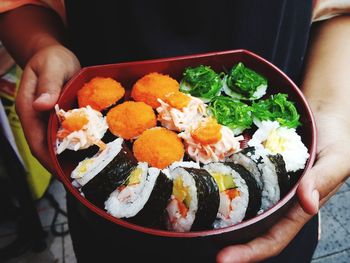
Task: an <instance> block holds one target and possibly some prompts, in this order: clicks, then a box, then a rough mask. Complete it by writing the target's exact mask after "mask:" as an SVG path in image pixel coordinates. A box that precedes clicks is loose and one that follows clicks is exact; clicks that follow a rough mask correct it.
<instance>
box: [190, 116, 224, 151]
mask: <svg viewBox="0 0 350 263" xmlns="http://www.w3.org/2000/svg"><path fill="white" fill-rule="evenodd" d="M191 136H192V138H193V139H194V140H195V141H197V142H199V143H201V144H203V145H208V144H214V143H217V142H218V141H220V140H221V137H222V134H221V125H220V124H218V123H217V122H216V120H214V119H212V118H211V119H209V120H207V121H206V122H205V123H201V124H200V125H199V126H198V127H197V128H196V129H194V130H193V131H191Z"/></svg>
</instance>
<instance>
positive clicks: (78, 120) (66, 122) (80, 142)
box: [55, 105, 108, 154]
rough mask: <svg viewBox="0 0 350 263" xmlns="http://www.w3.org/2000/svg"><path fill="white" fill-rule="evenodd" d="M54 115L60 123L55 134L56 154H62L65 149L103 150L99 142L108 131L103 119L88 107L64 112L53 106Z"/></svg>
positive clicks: (103, 145)
mask: <svg viewBox="0 0 350 263" xmlns="http://www.w3.org/2000/svg"><path fill="white" fill-rule="evenodd" d="M55 110H56V114H57V116H58V118H59V121H60V122H61V127H60V128H59V130H58V132H57V140H56V152H57V154H60V153H62V152H63V151H64V150H65V149H70V150H74V151H77V150H80V149H86V148H88V147H90V146H91V145H97V146H99V147H100V149H104V147H105V144H104V143H103V142H102V141H101V139H102V137H103V135H104V134H105V132H106V131H107V129H108V126H107V123H106V120H105V118H104V117H103V116H102V114H101V113H100V112H98V111H96V110H93V109H92V108H91V107H90V106H87V107H86V108H79V109H73V110H69V111H67V112H66V111H64V110H62V109H59V107H58V105H56V106H55Z"/></svg>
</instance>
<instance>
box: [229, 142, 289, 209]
mask: <svg viewBox="0 0 350 263" xmlns="http://www.w3.org/2000/svg"><path fill="white" fill-rule="evenodd" d="M227 161H229V162H233V163H235V164H239V165H241V166H243V167H244V168H245V169H246V170H248V171H249V172H250V173H251V175H252V177H253V178H254V179H255V180H256V182H257V185H258V187H259V188H260V189H261V207H260V210H259V212H258V213H259V214H260V213H262V212H264V211H266V210H268V209H269V208H271V207H272V206H274V205H275V204H276V203H277V202H278V201H279V200H280V199H281V198H283V197H284V196H285V195H286V194H287V193H288V191H289V190H290V180H289V175H288V173H287V171H286V168H285V162H284V160H283V157H282V156H281V155H280V154H276V155H271V154H270V155H266V154H264V153H261V152H257V151H256V149H255V148H254V147H249V148H246V149H244V150H243V151H241V152H239V153H236V154H234V155H232V156H231V157H230V158H228V159H227Z"/></svg>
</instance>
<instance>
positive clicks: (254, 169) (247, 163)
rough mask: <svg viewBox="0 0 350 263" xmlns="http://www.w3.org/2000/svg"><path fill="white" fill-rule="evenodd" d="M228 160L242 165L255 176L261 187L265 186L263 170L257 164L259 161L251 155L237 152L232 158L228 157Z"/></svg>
mask: <svg viewBox="0 0 350 263" xmlns="http://www.w3.org/2000/svg"><path fill="white" fill-rule="evenodd" d="M227 161H228V162H233V163H235V164H239V165H242V166H243V167H244V168H245V169H246V170H248V171H249V172H250V174H251V175H252V176H253V177H254V179H255V181H256V183H257V184H258V187H259V188H260V189H262V188H263V181H262V176H261V172H260V170H259V168H258V166H257V163H256V162H255V161H253V160H252V159H251V158H250V157H248V156H246V155H245V154H243V153H235V154H233V155H232V156H231V157H230V158H228V159H227Z"/></svg>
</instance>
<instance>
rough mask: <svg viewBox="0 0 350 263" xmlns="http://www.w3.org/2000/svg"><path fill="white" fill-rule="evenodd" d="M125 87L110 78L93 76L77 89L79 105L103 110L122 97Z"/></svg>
mask: <svg viewBox="0 0 350 263" xmlns="http://www.w3.org/2000/svg"><path fill="white" fill-rule="evenodd" d="M124 94H125V89H124V88H123V87H122V85H121V84H120V83H119V82H117V81H115V80H114V79H112V78H102V77H95V78H93V79H91V80H90V81H89V82H87V83H85V84H84V86H83V87H82V88H81V89H80V90H78V93H77V96H78V104H79V107H86V106H88V105H89V106H90V107H91V108H93V109H94V110H97V111H103V110H106V109H107V108H109V107H111V106H112V105H114V104H116V102H117V101H119V100H120V99H121V98H122V97H124Z"/></svg>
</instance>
